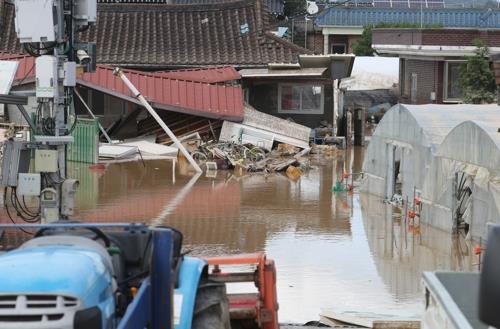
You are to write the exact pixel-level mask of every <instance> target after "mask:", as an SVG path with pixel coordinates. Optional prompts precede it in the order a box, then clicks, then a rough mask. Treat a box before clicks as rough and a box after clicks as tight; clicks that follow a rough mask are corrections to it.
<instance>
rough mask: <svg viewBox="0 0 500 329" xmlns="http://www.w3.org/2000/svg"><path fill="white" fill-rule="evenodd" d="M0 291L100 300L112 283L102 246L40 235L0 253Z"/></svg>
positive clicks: (90, 241)
mask: <svg viewBox="0 0 500 329" xmlns="http://www.w3.org/2000/svg"><path fill="white" fill-rule="evenodd" d="M0 269H1V270H0V295H2V294H30V293H35V294H36V293H41V294H43V293H50V294H54V293H56V294H63V295H69V296H73V297H77V298H79V299H80V300H81V301H82V302H83V304H84V306H85V304H87V305H92V304H95V303H99V302H100V301H102V300H101V299H102V298H105V297H106V296H108V295H109V293H112V292H109V291H107V290H109V289H110V288H111V287H112V286H113V284H112V280H113V276H112V275H113V271H112V265H111V261H110V258H109V255H107V253H106V250H105V249H104V248H103V247H102V246H100V245H99V244H98V243H96V242H95V241H92V240H90V239H87V238H82V237H75V236H71V237H63V236H57V237H42V238H37V239H33V240H31V241H29V242H27V243H26V244H24V245H23V246H21V247H20V248H19V249H17V250H14V251H11V252H8V253H5V254H3V255H2V256H0Z"/></svg>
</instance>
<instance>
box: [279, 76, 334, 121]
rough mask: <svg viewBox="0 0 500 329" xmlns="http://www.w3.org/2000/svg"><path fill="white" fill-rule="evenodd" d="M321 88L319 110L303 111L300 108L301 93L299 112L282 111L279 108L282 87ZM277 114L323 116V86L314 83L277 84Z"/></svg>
mask: <svg viewBox="0 0 500 329" xmlns="http://www.w3.org/2000/svg"><path fill="white" fill-rule="evenodd" d="M305 86H313V87H321V100H320V105H319V107H320V108H319V110H314V111H310V110H303V108H302V93H301V94H300V109H299V110H283V109H282V108H281V103H282V99H281V98H282V95H283V92H282V88H283V87H305ZM278 113H280V114H325V86H324V85H323V84H319V83H318V84H316V83H279V84H278Z"/></svg>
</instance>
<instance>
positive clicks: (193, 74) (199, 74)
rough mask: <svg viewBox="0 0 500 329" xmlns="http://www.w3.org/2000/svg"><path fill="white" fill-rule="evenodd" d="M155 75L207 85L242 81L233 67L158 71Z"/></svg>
mask: <svg viewBox="0 0 500 329" xmlns="http://www.w3.org/2000/svg"><path fill="white" fill-rule="evenodd" d="M155 75H158V76H162V77H165V78H170V79H181V80H188V81H196V82H205V83H220V82H226V81H232V80H240V79H241V75H240V74H239V73H238V71H236V70H235V69H234V67H232V66H221V67H210V68H196V69H186V70H175V71H158V72H155Z"/></svg>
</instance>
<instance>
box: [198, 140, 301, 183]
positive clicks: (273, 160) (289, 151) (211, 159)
mask: <svg viewBox="0 0 500 329" xmlns="http://www.w3.org/2000/svg"><path fill="white" fill-rule="evenodd" d="M308 152H309V149H300V148H298V147H295V146H292V145H288V144H283V143H282V144H278V147H277V148H276V149H274V150H272V151H267V150H266V149H264V148H262V147H259V146H255V145H253V144H250V143H246V144H239V143H235V142H218V143H215V142H212V143H207V144H203V145H200V146H199V147H198V149H197V150H195V151H194V152H192V153H191V155H192V156H193V158H194V159H195V160H196V161H197V162H198V163H199V164H200V166H202V167H203V166H205V167H207V168H210V169H212V170H213V169H231V168H237V167H239V168H243V169H245V170H246V171H248V172H265V173H271V172H281V171H287V170H288V169H289V168H290V167H292V166H293V167H294V168H296V170H293V169H290V173H292V172H293V174H291V175H292V176H294V177H300V175H301V174H300V175H299V174H298V171H301V173H302V172H303V171H306V170H308V169H309V167H310V163H309V160H308V159H307V158H304V156H305V155H307V153H308Z"/></svg>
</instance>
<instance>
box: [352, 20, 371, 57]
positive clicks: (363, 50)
mask: <svg viewBox="0 0 500 329" xmlns="http://www.w3.org/2000/svg"><path fill="white" fill-rule="evenodd" d="M372 29H373V26H365V28H364V29H363V33H362V34H361V37H360V38H359V40H358V41H356V42H355V43H354V44H353V45H352V52H353V53H354V54H355V55H356V56H373V53H374V52H375V50H373V48H372Z"/></svg>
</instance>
